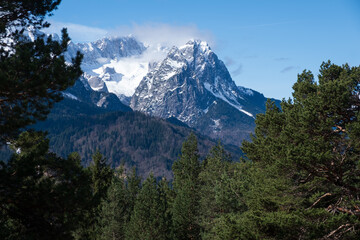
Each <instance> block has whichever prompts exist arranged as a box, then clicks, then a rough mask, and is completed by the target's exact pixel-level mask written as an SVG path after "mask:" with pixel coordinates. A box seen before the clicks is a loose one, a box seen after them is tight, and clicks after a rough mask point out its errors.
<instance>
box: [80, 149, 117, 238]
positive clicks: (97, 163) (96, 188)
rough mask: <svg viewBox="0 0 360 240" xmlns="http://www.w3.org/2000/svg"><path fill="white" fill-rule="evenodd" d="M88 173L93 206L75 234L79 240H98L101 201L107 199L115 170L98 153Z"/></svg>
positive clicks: (89, 208) (95, 154)
mask: <svg viewBox="0 0 360 240" xmlns="http://www.w3.org/2000/svg"><path fill="white" fill-rule="evenodd" d="M87 173H88V175H89V177H90V179H91V183H90V186H91V190H92V196H91V198H90V199H91V204H89V205H88V206H87V207H88V208H87V211H86V212H85V213H84V214H85V219H84V221H83V222H82V223H81V224H82V225H81V228H80V229H79V231H78V232H77V233H76V234H75V235H76V238H77V239H96V238H97V236H98V235H97V231H98V226H99V225H100V224H99V223H98V220H99V218H98V216H99V213H100V211H101V205H100V203H101V201H102V200H104V199H106V194H107V191H108V188H109V186H110V184H111V181H112V178H113V174H114V172H113V170H112V169H111V168H110V166H109V165H108V163H107V160H106V158H104V157H103V155H102V154H101V153H100V152H99V151H96V152H95V153H94V154H93V159H92V163H91V165H90V166H89V167H88V168H87Z"/></svg>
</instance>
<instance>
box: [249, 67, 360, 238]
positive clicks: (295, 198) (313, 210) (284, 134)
mask: <svg viewBox="0 0 360 240" xmlns="http://www.w3.org/2000/svg"><path fill="white" fill-rule="evenodd" d="M318 78H319V81H318V82H316V81H315V80H314V76H313V75H312V74H311V72H309V71H304V72H303V73H302V74H300V75H299V76H298V81H297V82H296V83H295V84H294V87H293V89H294V93H293V100H288V101H283V102H282V109H281V110H280V109H278V108H276V107H275V106H274V104H271V103H268V107H267V111H266V113H265V114H263V115H258V116H257V120H256V129H255V136H254V137H253V139H252V142H251V143H250V142H245V143H244V144H243V151H244V152H245V153H246V154H247V157H248V158H249V159H251V160H252V161H254V163H255V164H254V170H252V171H254V173H256V172H259V173H261V174H257V175H258V176H264V177H262V178H260V179H262V180H261V181H262V182H263V183H261V184H259V187H256V188H253V190H251V191H256V192H258V193H259V194H258V195H259V196H261V198H260V199H263V200H262V201H263V202H264V201H265V200H266V199H269V200H271V201H272V204H271V206H275V208H274V209H271V208H270V209H269V208H265V209H264V208H263V207H262V208H260V209H259V210H261V209H262V210H261V212H258V213H257V214H256V215H255V216H256V217H257V218H258V219H259V220H260V222H259V223H260V226H262V228H261V229H260V231H259V232H258V233H259V234H260V236H261V237H273V238H277V239H287V238H288V236H290V235H291V234H292V236H293V238H310V239H314V238H324V239H340V238H341V239H354V238H358V237H359V234H360V231H359V226H360V225H359V223H360V222H359V218H358V211H359V210H358V209H359V204H360V202H359V201H358V196H359V176H360V175H359V173H360V172H359V153H360V145H359V140H360V139H359V137H360V128H359V126H360V123H359V118H358V117H359V107H360V99H359V83H360V68H359V67H352V68H350V67H349V66H348V65H343V66H337V65H334V64H331V62H326V63H323V64H322V65H321V68H320V74H319V76H318ZM255 176H256V175H255ZM251 179H253V180H251V181H253V182H254V181H255V178H254V177H251ZM271 179H272V181H271ZM271 182H277V184H271ZM279 186H280V187H279ZM271 189H272V190H271ZM259 190H261V191H259ZM260 192H261V194H260ZM289 199H292V200H291V201H289ZM246 201H249V200H246ZM271 201H270V202H271ZM265 202H266V201H265ZM247 206H248V207H249V208H250V209H249V211H247V212H246V213H244V214H243V216H245V215H246V214H247V213H249V214H250V213H251V212H252V215H249V217H247V218H246V220H247V221H248V220H250V219H251V218H253V219H255V218H254V215H253V213H255V212H254V211H253V210H255V209H257V208H258V207H256V208H255V207H254V206H256V202H254V203H252V204H247ZM258 206H260V207H261V205H258ZM264 210H265V211H264ZM285 219H287V220H286V221H285ZM251 222H253V223H256V222H254V221H251ZM284 222H287V223H288V224H284Z"/></svg>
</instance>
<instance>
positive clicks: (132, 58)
mask: <svg viewBox="0 0 360 240" xmlns="http://www.w3.org/2000/svg"><path fill="white" fill-rule="evenodd" d="M76 51H80V52H82V53H83V54H84V60H83V63H82V69H83V71H84V74H83V76H82V77H81V79H80V80H81V81H78V83H77V85H76V87H75V88H71V89H69V90H67V91H66V92H65V93H64V96H65V97H68V98H79V99H80V98H81V99H85V100H86V101H87V102H89V101H90V102H92V103H93V104H95V105H97V106H99V107H105V108H108V109H114V110H117V109H116V105H120V104H121V103H120V104H119V103H118V102H117V99H114V97H113V96H115V95H116V96H117V98H118V99H119V100H121V102H122V103H125V104H127V105H130V107H131V108H132V109H133V110H137V111H141V112H144V113H147V114H149V115H151V116H157V117H161V118H165V119H166V118H177V119H178V120H180V121H182V122H184V123H186V124H187V125H188V126H190V127H193V128H195V129H197V130H199V131H201V132H202V133H203V134H206V135H208V136H210V137H213V138H220V139H222V140H223V141H224V142H225V143H232V144H237V145H239V144H241V141H242V140H243V139H244V138H248V136H249V133H251V132H252V131H253V129H254V126H255V124H254V119H255V116H256V114H257V113H261V112H264V111H265V101H266V98H265V97H264V96H263V95H262V94H260V93H258V92H256V91H254V90H251V89H248V88H245V87H238V86H236V84H235V82H234V81H233V80H232V78H231V76H230V74H229V71H228V70H227V68H226V66H225V64H224V63H223V62H222V61H221V60H220V59H219V58H218V57H217V55H216V54H215V53H214V52H213V51H212V50H211V48H210V46H209V45H208V44H207V43H206V42H204V41H200V40H190V41H189V42H188V43H186V44H185V45H183V46H179V47H176V46H174V47H172V48H168V47H164V46H150V45H146V44H143V43H140V42H139V41H137V40H136V39H135V38H133V37H125V38H119V37H118V38H115V37H113V38H104V39H101V40H98V41H96V42H93V43H81V44H74V43H70V44H69V50H68V52H67V54H66V57H67V59H70V58H71V57H73V56H74V55H75V53H76ZM84 89H86V90H87V91H88V92H93V93H91V94H90V95H91V96H92V97H91V98H90V100H89V98H86V97H85V95H86V91H84ZM79 90H81V91H79ZM80 92H81V94H80V95H81V97H79V96H78V95H79V93H80ZM95 92H96V93H97V94H95ZM114 94H115V95H114ZM119 102H120V101H119ZM121 108H123V106H122V105H121Z"/></svg>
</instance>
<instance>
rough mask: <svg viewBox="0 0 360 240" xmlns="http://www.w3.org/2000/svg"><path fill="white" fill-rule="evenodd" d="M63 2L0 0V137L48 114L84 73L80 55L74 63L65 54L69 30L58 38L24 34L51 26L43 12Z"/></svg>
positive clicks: (10, 136)
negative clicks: (30, 37)
mask: <svg viewBox="0 0 360 240" xmlns="http://www.w3.org/2000/svg"><path fill="white" fill-rule="evenodd" d="M59 3H60V1H54V0H47V1H43V0H36V1H28V0H15V1H1V4H0V6H1V11H2V17H1V23H0V141H1V142H2V143H4V142H5V141H10V140H11V139H13V138H14V137H16V136H17V134H18V133H19V130H21V129H22V128H24V127H26V126H28V125H29V124H33V123H35V121H36V120H39V119H45V118H46V116H47V114H48V113H49V110H50V109H51V107H52V106H53V104H54V103H55V102H58V101H60V100H61V99H62V96H61V91H63V90H65V89H66V88H67V87H69V86H71V85H73V84H74V82H75V80H76V79H77V78H78V77H79V76H80V75H81V73H82V71H81V69H80V63H81V59H82V56H81V54H80V53H78V54H77V56H76V57H75V59H73V61H72V63H73V64H72V65H68V64H66V63H65V59H64V56H63V53H64V52H65V51H66V50H67V44H68V42H69V41H70V38H69V36H68V34H67V32H66V29H64V30H63V31H62V39H61V41H60V42H57V41H53V40H52V38H51V37H47V38H46V37H45V36H38V37H37V38H36V39H35V40H34V41H31V40H30V39H27V38H25V37H24V35H23V32H24V30H28V29H40V28H43V27H46V26H48V24H47V23H46V22H44V17H45V16H46V15H48V14H50V13H51V11H52V10H53V9H55V8H56V6H57V5H58V4H59Z"/></svg>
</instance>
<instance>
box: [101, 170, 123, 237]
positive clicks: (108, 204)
mask: <svg viewBox="0 0 360 240" xmlns="http://www.w3.org/2000/svg"><path fill="white" fill-rule="evenodd" d="M128 196H129V195H128V192H127V189H126V186H125V181H124V169H123V167H120V168H119V169H118V170H117V171H116V172H115V175H114V176H113V178H112V182H111V185H110V187H109V189H108V192H107V196H106V198H104V199H103V200H102V201H101V205H100V213H99V220H98V230H97V234H98V239H104V240H105V239H114V240H116V239H124V238H125V226H126V221H127V218H128V216H129V213H128V205H129V198H128Z"/></svg>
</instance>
